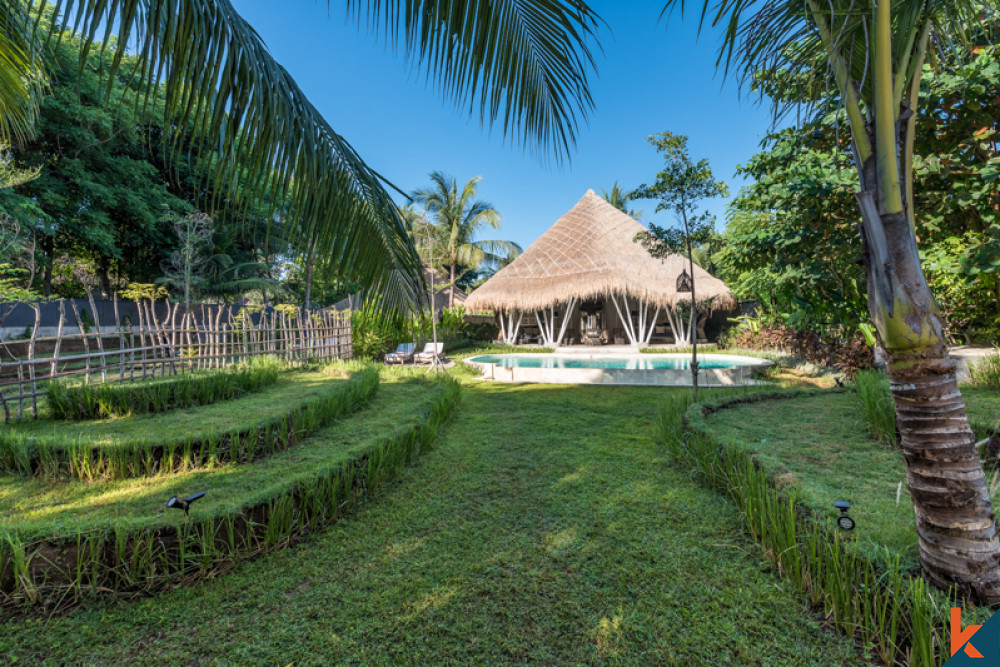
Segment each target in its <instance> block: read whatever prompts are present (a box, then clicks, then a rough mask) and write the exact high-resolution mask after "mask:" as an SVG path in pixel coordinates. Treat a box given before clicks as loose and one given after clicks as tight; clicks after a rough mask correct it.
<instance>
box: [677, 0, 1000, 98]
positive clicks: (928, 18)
mask: <svg viewBox="0 0 1000 667" xmlns="http://www.w3.org/2000/svg"><path fill="white" fill-rule="evenodd" d="M875 2H876V0H703V1H702V2H696V3H694V4H695V5H700V18H699V22H700V27H701V28H702V29H703V28H705V27H707V26H712V27H714V28H718V29H720V30H722V33H723V35H722V41H721V43H720V46H719V52H718V59H717V61H716V65H717V66H718V67H719V69H720V70H721V71H722V72H723V73H724V74H725V75H727V76H729V75H734V76H735V77H736V78H737V80H738V82H739V83H740V85H741V87H744V88H747V87H749V86H750V85H751V84H752V83H753V81H754V77H755V76H756V75H758V74H759V73H761V72H777V71H785V72H786V73H787V75H788V77H787V82H789V83H792V84H794V85H796V86H798V88H799V90H798V91H797V94H796V95H795V97H798V98H799V99H806V100H813V99H818V98H824V97H826V95H823V94H820V93H821V92H822V91H824V90H835V89H836V86H837V85H838V84H837V82H836V81H835V80H834V79H835V78H836V69H837V67H838V64H839V65H842V66H843V67H844V69H845V71H846V73H847V77H848V79H849V80H850V82H851V85H852V86H853V88H854V90H855V91H856V93H857V96H858V98H859V99H860V101H861V103H862V104H871V101H872V99H873V94H874V93H873V90H874V89H873V86H874V85H875V77H874V75H873V73H872V71H871V67H872V60H873V59H872V38H873V32H874V31H873V25H872V17H873V10H874V5H875ZM686 4H688V3H686V2H685V0H667V2H666V4H665V6H664V9H663V15H666V16H668V17H669V16H670V15H671V13H672V12H673V10H675V9H679V10H680V13H681V15H682V17H683V13H684V10H685V8H686V7H685V5H686ZM998 7H1000V5H998V3H997V1H996V0H988V1H987V2H985V3H983V2H979V1H977V0H897V1H895V2H893V3H892V27H891V32H892V40H891V41H892V49H893V50H892V53H893V72H894V73H897V75H898V79H897V87H898V88H899V91H898V92H897V95H896V98H897V99H901V94H902V91H904V90H905V88H906V86H907V84H908V81H909V79H911V78H912V77H913V75H914V72H915V68H916V67H917V61H918V58H916V57H915V54H916V52H917V50H918V49H919V47H920V34H921V32H922V31H924V30H925V29H933V32H934V35H935V37H934V39H935V42H936V44H938V45H941V47H942V48H945V46H946V45H955V41H956V37H960V36H961V35H962V34H963V33H964V32H965V30H966V28H967V27H968V26H969V25H972V24H974V23H976V22H978V21H980V20H981V17H980V13H981V12H982V11H992V12H994V14H995V13H996V11H997V9H998ZM824 33H826V36H824ZM782 102H783V100H777V108H776V112H780V111H781V109H788V108H789V106H788V105H784V104H782Z"/></svg>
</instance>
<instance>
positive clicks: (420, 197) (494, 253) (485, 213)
mask: <svg viewBox="0 0 1000 667" xmlns="http://www.w3.org/2000/svg"><path fill="white" fill-rule="evenodd" d="M430 179H431V182H432V183H433V186H432V187H430V188H425V189H421V190H417V191H416V192H414V193H413V201H415V202H417V203H419V204H422V205H423V206H424V208H425V209H427V212H428V213H430V214H432V215H433V216H434V218H435V220H436V223H437V224H436V226H437V228H438V234H439V238H440V239H441V243H442V245H443V252H444V255H443V256H444V261H445V263H446V265H447V266H448V267H449V269H450V282H449V284H450V285H454V284H455V280H456V278H455V270H456V269H457V268H458V266H459V265H462V266H469V267H473V266H479V265H480V264H482V263H484V262H487V263H499V262H500V261H502V260H503V258H505V257H509V256H511V254H512V253H513V254H514V256H516V255H517V254H520V253H521V246H519V245H517V244H516V243H514V242H513V241H500V240H491V241H475V240H473V238H474V237H475V236H476V234H477V233H478V232H479V230H480V229H481V228H482V227H483V226H484V225H485V226H489V227H492V228H493V229H500V212H499V211H497V210H496V209H495V208H493V206H492V205H491V204H490V203H489V202H485V201H482V200H479V199H475V197H476V186H477V185H479V182H480V181H481V180H483V179H482V177H481V176H476V177H475V178H470V179H469V181H468V182H467V183H466V184H465V186H463V187H462V191H461V192H459V190H458V183H457V181H456V180H455V179H454V178H450V177H448V176H446V175H445V174H443V173H441V172H440V171H434V172H431V174H430ZM454 302H455V291H454V290H452V291H451V292H449V294H448V307H449V308H450V307H451V306H453V305H455V303H454Z"/></svg>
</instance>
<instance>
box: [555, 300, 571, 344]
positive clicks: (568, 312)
mask: <svg viewBox="0 0 1000 667" xmlns="http://www.w3.org/2000/svg"><path fill="white" fill-rule="evenodd" d="M575 305H576V297H573V298H572V299H570V300H569V304H568V305H567V306H566V314H565V315H564V316H563V321H562V326H560V327H559V338H557V339H556V345H557V346H558V345H561V344H562V339H563V336H565V335H566V325H567V324H569V316H570V315H571V314H572V312H573V307H574V306H575Z"/></svg>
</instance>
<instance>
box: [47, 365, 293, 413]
mask: <svg viewBox="0 0 1000 667" xmlns="http://www.w3.org/2000/svg"><path fill="white" fill-rule="evenodd" d="M280 370H281V362H280V361H278V360H277V359H276V358H274V357H255V358H253V359H251V360H249V361H247V362H245V363H242V364H239V365H237V366H233V367H231V368H227V369H224V370H220V371H214V372H211V373H202V374H198V375H180V376H174V377H171V378H169V379H165V380H158V381H154V382H148V383H141V384H140V383H128V384H73V385H70V384H67V383H66V382H63V381H61V380H54V381H51V382H49V383H47V385H46V400H47V402H48V406H49V410H50V411H51V413H52V417H53V418H54V419H74V420H83V419H107V418H109V417H125V416H128V415H131V414H140V413H147V412H168V411H170V410H176V409H180V408H190V407H194V406H197V405H208V404H210V403H215V402H216V401H223V400H228V399H231V398H236V397H238V396H243V395H244V394H249V393H253V392H257V391H260V390H261V389H263V388H264V387H267V386H269V385H272V384H274V383H275V382H276V381H277V380H278V372H279V371H280Z"/></svg>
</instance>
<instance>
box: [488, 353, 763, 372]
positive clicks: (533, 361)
mask: <svg viewBox="0 0 1000 667" xmlns="http://www.w3.org/2000/svg"><path fill="white" fill-rule="evenodd" d="M468 361H471V362H472V363H475V364H496V365H497V366H500V367H501V368H603V369H614V368H623V369H629V370H691V357H690V356H683V357H680V356H676V357H655V356H651V355H637V356H632V357H613V356H604V355H601V356H586V357H584V356H581V355H557V354H484V355H481V356H478V357H471V358H470V359H468ZM757 363H759V360H747V359H740V358H738V357H737V358H726V357H725V356H720V355H698V367H699V368H701V369H703V370H707V369H710V368H737V367H740V366H753V365H756V364H757Z"/></svg>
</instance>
